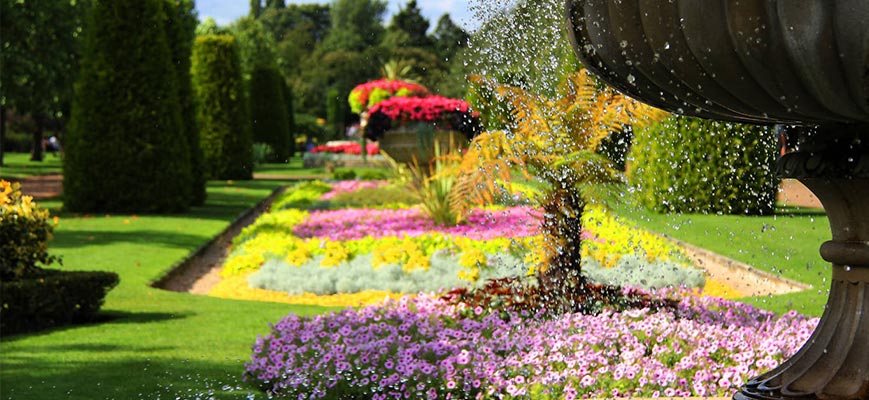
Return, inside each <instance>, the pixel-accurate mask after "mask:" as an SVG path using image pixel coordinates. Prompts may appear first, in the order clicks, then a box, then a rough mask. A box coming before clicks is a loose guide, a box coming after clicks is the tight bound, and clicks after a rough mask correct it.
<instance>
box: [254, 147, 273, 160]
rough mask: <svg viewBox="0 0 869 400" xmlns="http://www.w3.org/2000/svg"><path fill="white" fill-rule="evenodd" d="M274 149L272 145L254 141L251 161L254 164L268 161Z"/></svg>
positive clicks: (271, 157)
mask: <svg viewBox="0 0 869 400" xmlns="http://www.w3.org/2000/svg"><path fill="white" fill-rule="evenodd" d="M274 153H275V152H274V151H273V150H272V146H269V144H268V143H254V144H253V163H254V164H263V163H267V162H269V160H271V159H273V158H274Z"/></svg>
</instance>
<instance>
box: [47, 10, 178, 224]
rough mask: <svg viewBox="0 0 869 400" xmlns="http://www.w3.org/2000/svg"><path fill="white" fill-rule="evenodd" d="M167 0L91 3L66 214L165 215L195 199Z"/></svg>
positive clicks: (70, 145) (69, 149) (70, 144)
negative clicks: (169, 35)
mask: <svg viewBox="0 0 869 400" xmlns="http://www.w3.org/2000/svg"><path fill="white" fill-rule="evenodd" d="M165 9H166V7H165V0H96V1H95V2H94V6H93V8H92V10H91V13H90V15H89V18H88V25H87V30H86V31H85V32H86V33H85V40H84V53H83V58H82V68H81V71H80V74H79V78H78V80H77V82H76V88H75V98H74V102H73V108H72V117H71V121H70V129H69V133H68V137H67V140H66V154H65V157H66V158H65V160H64V165H63V175H64V182H63V187H64V206H65V209H67V210H70V211H85V212H87V211H120V212H165V211H180V210H184V209H186V208H187V207H188V206H189V205H190V203H191V200H192V194H191V186H192V176H191V168H190V150H189V149H188V146H187V140H186V138H185V137H184V136H183V135H180V134H179V132H182V129H183V128H182V127H183V123H182V120H181V107H180V105H179V103H178V88H177V86H176V85H177V82H176V80H177V76H178V74H177V70H176V69H175V67H174V66H173V64H172V50H171V48H170V46H169V42H168V40H167V36H166V25H165V23H166V20H167V17H166V13H165Z"/></svg>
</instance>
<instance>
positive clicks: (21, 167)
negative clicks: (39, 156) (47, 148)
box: [0, 153, 61, 180]
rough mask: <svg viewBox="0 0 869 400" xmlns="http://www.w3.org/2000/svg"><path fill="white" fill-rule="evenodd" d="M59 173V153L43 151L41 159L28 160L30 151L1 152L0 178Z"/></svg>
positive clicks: (21, 177) (19, 177) (20, 177)
mask: <svg viewBox="0 0 869 400" xmlns="http://www.w3.org/2000/svg"><path fill="white" fill-rule="evenodd" d="M59 173H61V161H60V156H59V155H52V154H50V153H45V154H44V156H43V160H42V161H30V153H3V166H0V178H2V179H16V180H17V179H24V178H28V177H31V176H34V175H47V174H59Z"/></svg>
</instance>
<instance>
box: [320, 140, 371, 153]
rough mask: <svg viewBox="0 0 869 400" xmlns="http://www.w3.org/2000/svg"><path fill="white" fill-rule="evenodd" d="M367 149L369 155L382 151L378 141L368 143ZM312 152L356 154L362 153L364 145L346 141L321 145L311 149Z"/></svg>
mask: <svg viewBox="0 0 869 400" xmlns="http://www.w3.org/2000/svg"><path fill="white" fill-rule="evenodd" d="M365 151H366V153H368V155H375V154H377V153H379V152H380V148H379V147H378V145H377V143H368V144H367V145H366V146H365ZM311 153H335V154H354V155H359V154H361V153H362V146H361V145H360V144H359V143H346V144H337V145H320V146H317V147H314V148H313V149H311Z"/></svg>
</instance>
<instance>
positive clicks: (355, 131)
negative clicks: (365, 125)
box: [347, 124, 359, 139]
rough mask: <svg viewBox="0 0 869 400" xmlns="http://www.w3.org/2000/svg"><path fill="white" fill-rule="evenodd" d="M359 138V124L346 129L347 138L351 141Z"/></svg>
mask: <svg viewBox="0 0 869 400" xmlns="http://www.w3.org/2000/svg"><path fill="white" fill-rule="evenodd" d="M358 136H359V124H353V125H350V127H349V128H347V138H349V139H352V138H355V137H358Z"/></svg>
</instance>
